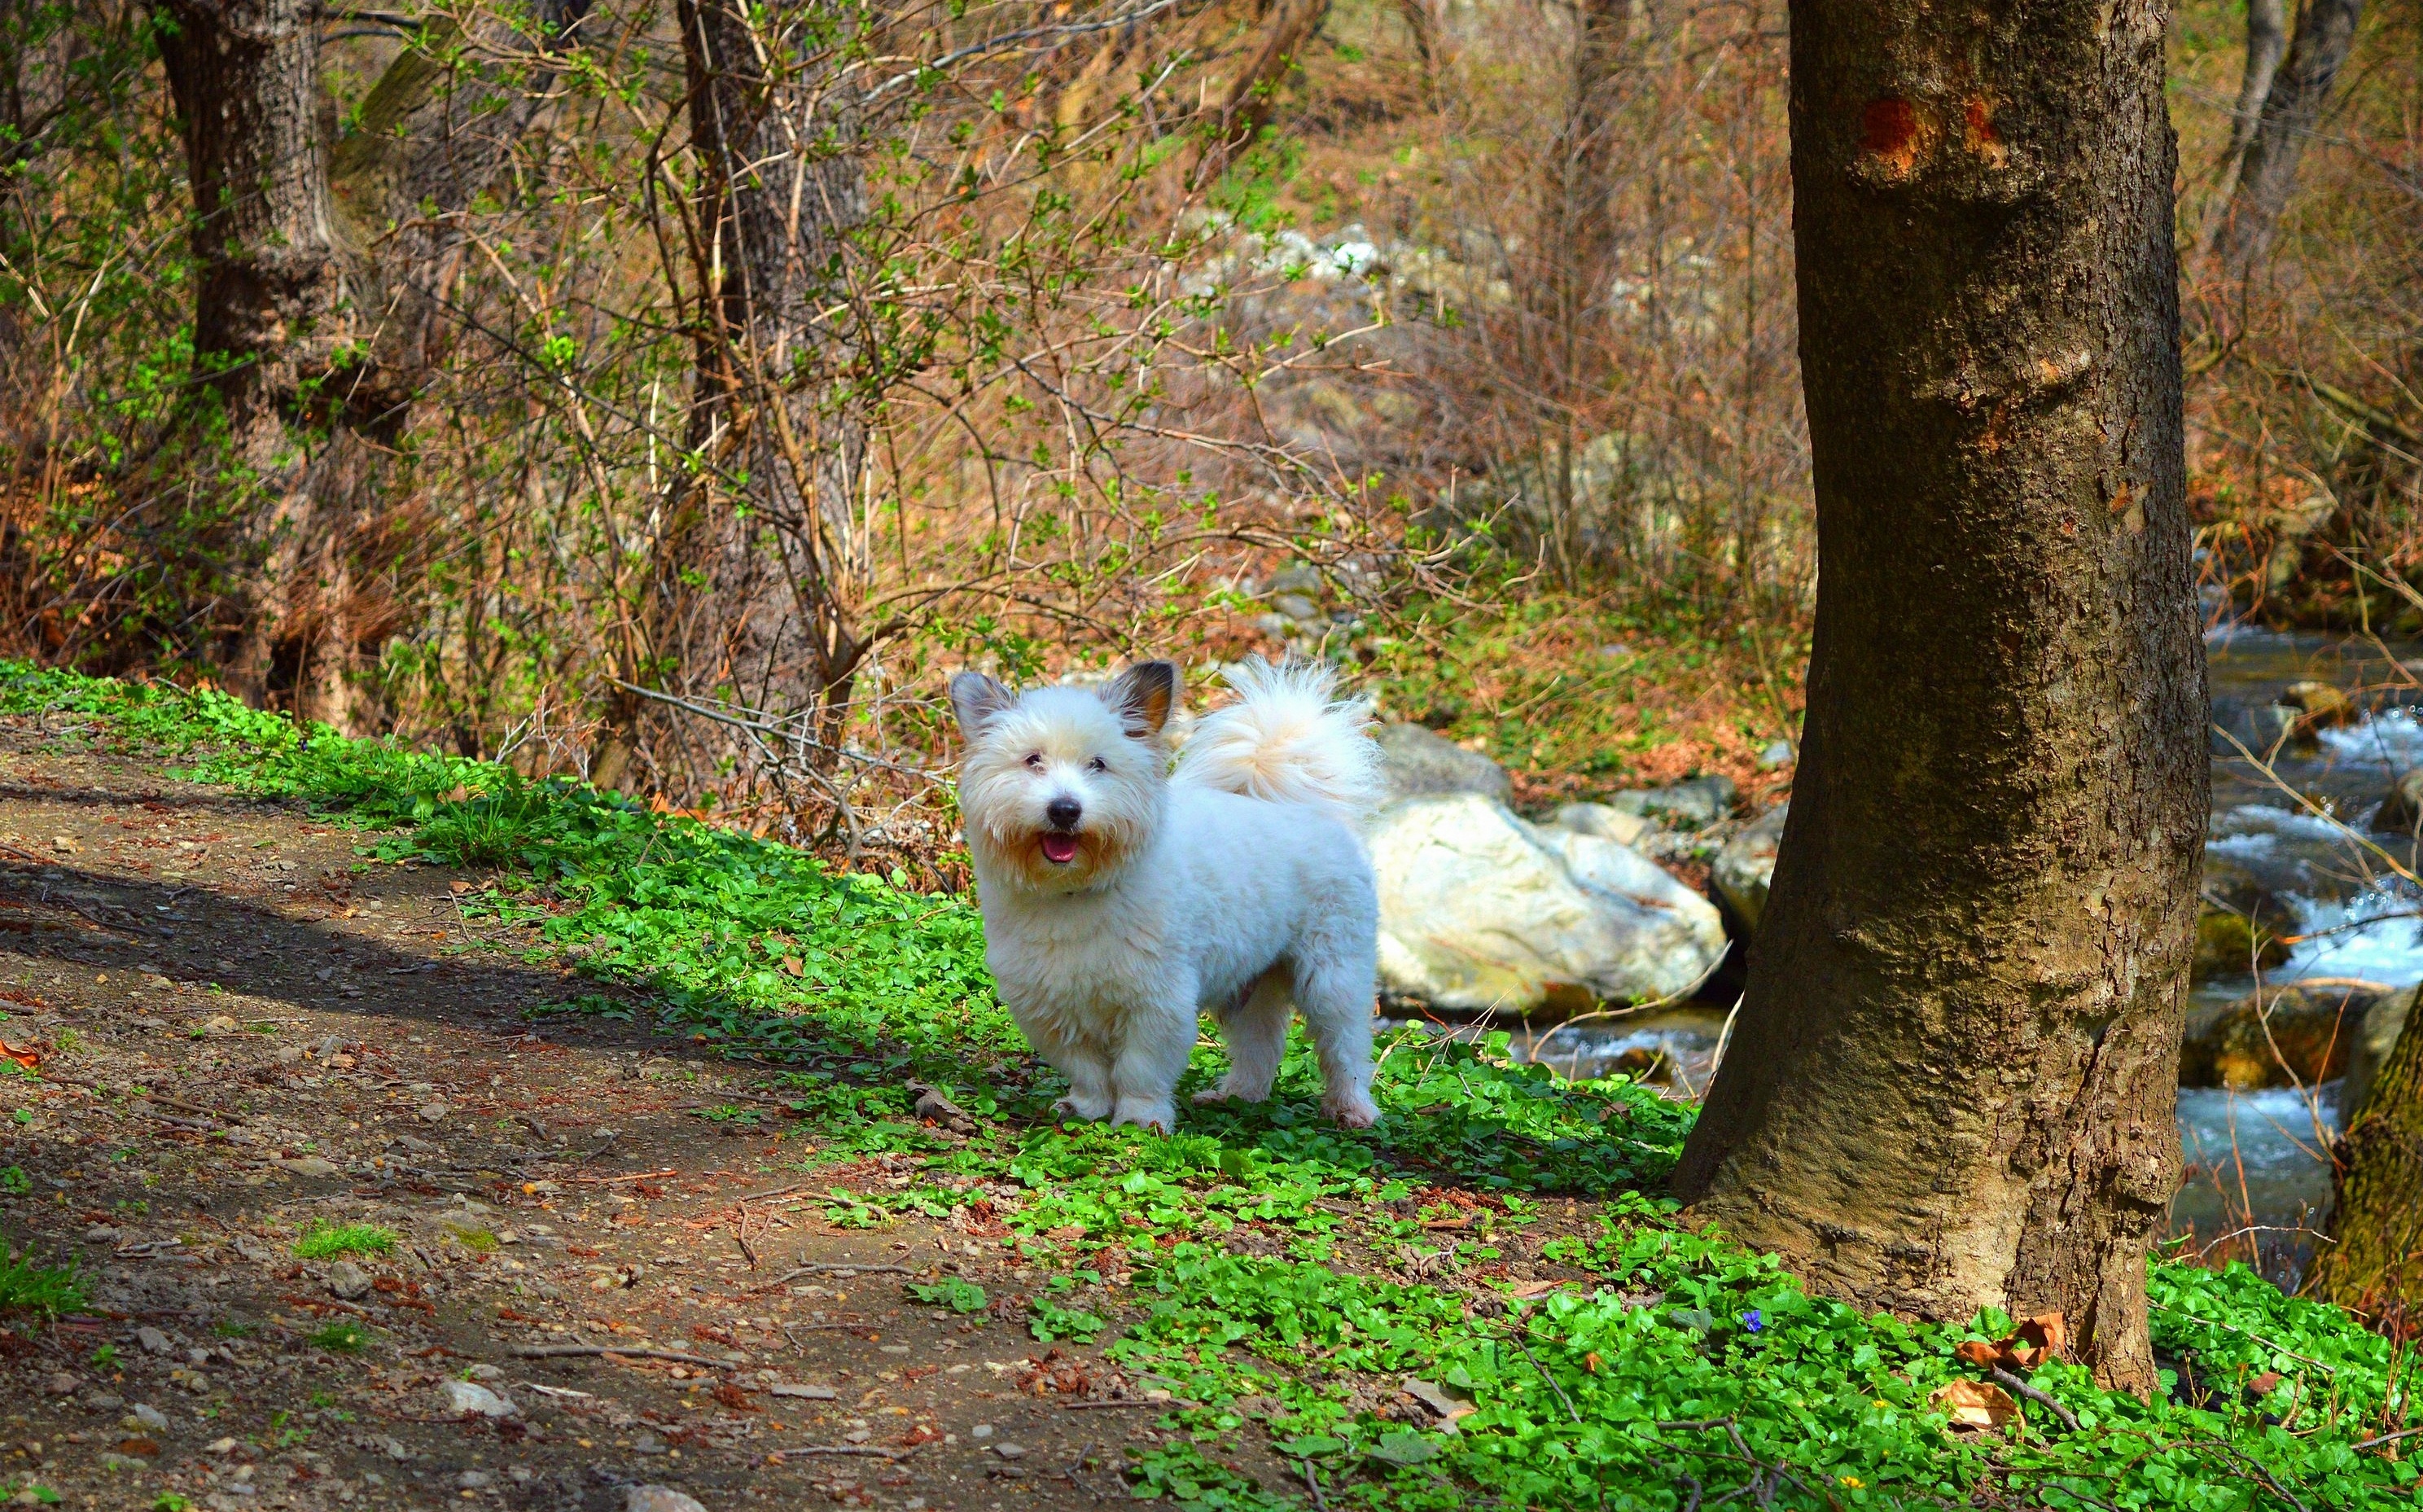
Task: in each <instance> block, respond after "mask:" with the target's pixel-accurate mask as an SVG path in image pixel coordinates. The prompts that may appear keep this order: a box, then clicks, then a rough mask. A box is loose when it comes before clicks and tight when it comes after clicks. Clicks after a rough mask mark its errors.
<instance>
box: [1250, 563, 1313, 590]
mask: <svg viewBox="0 0 2423 1512" xmlns="http://www.w3.org/2000/svg"><path fill="white" fill-rule="evenodd" d="M1321 589H1322V581H1321V569H1320V568H1318V567H1316V566H1314V565H1312V564H1311V563H1309V562H1291V563H1289V564H1288V565H1286V566H1283V567H1281V568H1279V569H1278V570H1277V571H1276V572H1274V573H1272V574H1271V581H1268V582H1266V583H1264V584H1262V592H1264V593H1269V594H1318V593H1319V592H1321Z"/></svg>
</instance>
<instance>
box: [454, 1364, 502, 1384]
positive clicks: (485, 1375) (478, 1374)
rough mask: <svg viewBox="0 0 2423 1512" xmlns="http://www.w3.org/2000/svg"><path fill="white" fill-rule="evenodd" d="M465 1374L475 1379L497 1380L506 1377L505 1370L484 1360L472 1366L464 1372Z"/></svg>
mask: <svg viewBox="0 0 2423 1512" xmlns="http://www.w3.org/2000/svg"><path fill="white" fill-rule="evenodd" d="M463 1374H464V1375H466V1376H468V1377H471V1379H473V1380H475V1381H496V1380H503V1379H504V1378H505V1373H504V1372H503V1371H501V1370H499V1369H498V1368H497V1367H496V1366H494V1365H491V1364H489V1363H488V1362H487V1361H481V1362H480V1363H479V1364H476V1365H473V1366H471V1367H470V1368H469V1369H468V1370H466V1371H465V1372H463Z"/></svg>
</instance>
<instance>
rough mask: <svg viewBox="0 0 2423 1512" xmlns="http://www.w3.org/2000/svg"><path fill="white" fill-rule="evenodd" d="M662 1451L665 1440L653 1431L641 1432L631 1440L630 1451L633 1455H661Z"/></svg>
mask: <svg viewBox="0 0 2423 1512" xmlns="http://www.w3.org/2000/svg"><path fill="white" fill-rule="evenodd" d="M664 1452H665V1441H664V1440H662V1439H659V1438H657V1436H656V1435H655V1434H653V1433H643V1434H641V1435H640V1436H639V1437H638V1438H637V1439H634V1440H631V1453H633V1454H635V1455H661V1454H663V1453H664Z"/></svg>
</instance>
